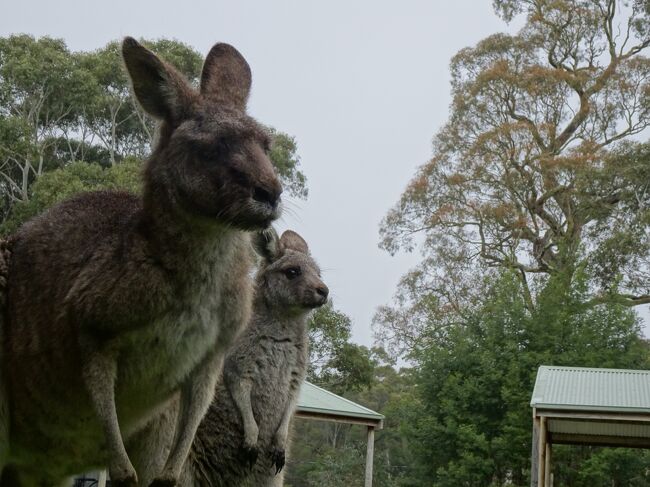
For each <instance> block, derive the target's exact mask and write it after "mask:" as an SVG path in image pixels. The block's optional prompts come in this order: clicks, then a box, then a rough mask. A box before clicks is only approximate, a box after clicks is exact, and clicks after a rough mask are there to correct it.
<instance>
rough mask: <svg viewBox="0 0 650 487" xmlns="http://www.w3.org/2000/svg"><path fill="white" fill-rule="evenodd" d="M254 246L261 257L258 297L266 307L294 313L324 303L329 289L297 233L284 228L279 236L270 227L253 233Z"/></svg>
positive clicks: (257, 279)
mask: <svg viewBox="0 0 650 487" xmlns="http://www.w3.org/2000/svg"><path fill="white" fill-rule="evenodd" d="M254 246H255V249H256V251H257V252H258V253H259V254H260V255H261V256H262V260H263V262H262V266H261V267H260V270H259V272H258V273H257V278H256V281H257V292H258V297H260V296H261V297H263V299H264V301H265V302H266V303H267V306H269V307H272V308H273V309H274V310H275V311H278V312H281V313H286V314H297V313H305V312H307V311H309V310H311V309H314V308H318V307H320V306H322V305H323V304H325V303H326V302H327V295H328V294H329V289H327V286H326V285H325V284H324V283H323V281H322V280H321V276H320V268H319V267H318V264H316V262H315V261H314V259H313V258H312V257H311V255H309V248H308V247H307V243H306V242H305V241H304V240H303V239H302V237H301V236H300V235H298V234H297V233H296V232H293V231H291V230H287V231H286V232H284V233H283V234H282V237H280V238H278V235H277V233H275V230H273V228H270V229H269V230H265V231H262V232H258V233H256V234H255V236H254Z"/></svg>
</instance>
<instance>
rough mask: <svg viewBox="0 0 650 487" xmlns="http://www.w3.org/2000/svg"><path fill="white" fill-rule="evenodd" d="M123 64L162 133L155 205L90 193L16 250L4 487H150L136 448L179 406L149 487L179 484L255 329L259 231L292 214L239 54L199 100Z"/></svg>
mask: <svg viewBox="0 0 650 487" xmlns="http://www.w3.org/2000/svg"><path fill="white" fill-rule="evenodd" d="M122 52H123V56H124V62H125V65H126V68H127V70H128V73H129V76H130V78H131V81H132V85H133V92H134V94H135V96H136V98H137V99H138V101H139V102H140V104H141V105H142V107H143V108H144V110H145V111H147V112H148V113H149V114H151V115H152V116H153V117H155V118H156V119H158V120H159V121H160V126H159V136H158V140H157V142H156V144H155V146H154V147H153V152H152V155H151V157H150V158H149V160H148V161H147V163H146V168H145V171H144V191H143V196H142V198H139V197H136V196H134V195H131V194H128V193H124V192H117V191H114V192H108V191H102V192H94V193H86V194H83V195H81V196H78V197H76V198H73V199H70V200H68V201H65V202H64V203H62V204H59V205H58V206H56V207H53V208H52V209H50V210H49V211H47V212H45V213H44V214H42V215H41V216H39V217H37V218H35V219H33V220H31V221H30V222H28V223H26V224H25V225H23V226H22V227H21V228H20V229H19V230H18V231H17V232H16V234H14V235H13V236H12V237H10V239H9V241H8V242H7V250H8V252H7V255H10V258H9V262H8V271H7V274H8V275H7V283H6V286H7V289H6V300H7V302H6V307H5V314H4V319H3V320H4V322H3V333H2V336H3V339H2V351H1V353H0V359H1V360H2V364H1V366H2V368H1V369H0V371H1V372H2V382H3V383H2V384H0V391H1V390H2V387H5V388H6V398H5V399H6V401H5V404H6V405H8V411H9V413H8V418H9V419H8V430H9V433H8V434H9V441H8V445H9V447H8V450H7V451H4V453H3V450H2V448H0V455H4V458H1V457H0V469H3V472H2V476H1V477H0V485H1V486H2V487H8V486H18V485H20V486H51V485H55V484H58V483H60V482H61V481H62V479H64V478H65V477H67V476H69V475H72V474H75V473H80V472H84V471H88V470H91V469H93V468H97V467H103V466H108V469H109V473H110V476H111V480H112V485H113V486H118V487H122V486H134V485H137V474H136V471H135V470H134V468H133V466H132V464H131V461H130V460H129V457H128V455H127V452H126V449H125V447H124V439H126V438H128V437H129V436H130V435H132V434H133V433H135V432H136V431H138V430H139V429H140V428H142V427H144V426H145V425H146V424H147V422H148V421H149V420H150V418H152V417H154V416H156V415H157V414H158V412H159V411H160V410H162V409H163V408H165V407H166V406H167V404H168V403H169V402H170V401H176V400H178V401H179V403H180V407H179V410H178V414H177V417H176V418H175V421H176V424H177V428H176V434H175V437H174V439H173V444H172V446H171V449H170V452H169V455H168V457H167V459H166V462H165V464H164V467H163V468H162V471H161V472H159V473H158V475H156V478H155V479H154V480H153V482H152V485H157V486H172V485H175V484H176V481H177V479H178V476H179V474H180V472H181V468H182V466H183V463H184V461H185V459H186V457H187V454H188V451H189V449H190V446H191V444H192V441H193V439H194V435H195V432H196V429H197V427H198V425H199V423H200V421H201V419H202V417H203V415H204V414H205V412H206V410H207V408H208V406H209V404H210V402H211V400H212V397H213V391H214V390H215V382H216V379H217V377H218V376H219V374H220V371H221V368H222V365H223V360H224V356H225V353H226V351H227V350H228V349H229V347H230V346H231V344H232V343H233V340H234V339H235V337H236V336H237V335H238V333H239V332H240V331H241V330H242V328H243V327H244V326H245V324H246V323H247V322H248V320H249V317H250V312H251V299H252V284H251V279H250V276H249V272H250V269H251V265H252V263H253V260H252V259H253V257H252V255H251V254H252V252H251V250H250V249H251V243H250V236H249V231H251V230H258V229H262V228H265V227H267V226H268V225H269V224H270V223H271V221H273V220H274V219H275V218H277V217H278V215H279V201H280V193H281V191H282V189H281V186H280V183H279V181H278V179H277V177H276V174H275V172H274V169H273V167H272V165H271V162H270V160H269V158H268V155H267V152H268V149H269V142H270V141H269V138H268V135H267V133H266V131H265V130H264V129H263V127H262V126H261V125H259V124H258V123H257V122H255V121H254V120H253V119H252V118H251V117H249V116H248V115H247V114H246V103H247V99H248V95H249V91H250V87H251V72H250V68H249V66H248V64H247V62H246V61H245V59H244V58H243V57H242V55H241V54H240V53H239V52H238V51H237V50H236V49H234V48H233V47H232V46H230V45H227V44H216V45H215V46H214V47H213V48H212V49H211V50H210V53H209V54H208V56H207V58H206V60H205V64H204V66H203V71H202V74H201V80H200V86H199V88H198V89H194V88H193V87H191V86H190V85H189V83H188V82H187V81H186V80H185V79H184V78H183V77H182V76H181V75H180V74H179V73H178V72H177V71H176V70H175V69H174V68H172V67H171V66H170V65H168V64H166V63H165V62H163V61H162V60H160V59H159V58H158V57H157V56H156V55H155V54H154V53H152V52H151V51H149V50H148V49H146V48H144V47H143V46H142V45H140V44H139V43H138V42H137V41H136V40H135V39H133V38H130V37H127V38H126V39H125V40H124V42H123V44H122ZM0 402H2V401H0ZM2 406H3V404H0V416H2V409H3V407H2ZM1 419H2V418H1V417H0V420H1ZM5 419H6V418H5ZM4 429H6V428H4ZM2 431H3V427H2V425H0V432H2ZM0 441H1V439H0ZM3 467H4V468H3Z"/></svg>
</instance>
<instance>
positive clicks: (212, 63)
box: [201, 43, 252, 110]
mask: <svg viewBox="0 0 650 487" xmlns="http://www.w3.org/2000/svg"><path fill="white" fill-rule="evenodd" d="M251 79H252V78H251V68H250V67H249V66H248V63H247V62H246V60H245V59H244V56H242V55H241V54H240V53H239V51H238V50H237V49H235V48H234V47H232V46H231V45H230V44H223V43H219V44H215V45H214V46H213V47H212V49H210V52H209V53H208V56H207V57H206V58H205V63H204V64H203V72H202V73H201V95H203V96H204V97H205V98H209V99H210V100H212V101H214V102H216V103H219V104H222V105H227V106H234V107H235V108H238V109H240V110H245V109H246V102H247V101H248V95H249V94H250V91H251Z"/></svg>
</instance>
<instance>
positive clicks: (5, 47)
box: [0, 35, 93, 202]
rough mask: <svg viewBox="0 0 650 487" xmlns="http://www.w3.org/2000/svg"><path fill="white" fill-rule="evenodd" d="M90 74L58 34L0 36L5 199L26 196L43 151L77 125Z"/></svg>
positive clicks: (0, 171)
mask: <svg viewBox="0 0 650 487" xmlns="http://www.w3.org/2000/svg"><path fill="white" fill-rule="evenodd" d="M92 86H93V80H92V77H91V76H90V74H89V73H88V72H86V71H84V70H83V69H81V68H80V66H79V62H78V59H77V58H76V57H75V56H73V55H72V54H71V53H70V52H69V51H68V49H67V47H66V45H65V43H64V42H63V41H62V40H60V39H52V38H49V37H43V38H41V39H34V38H33V37H32V36H29V35H14V36H10V37H7V38H0V158H1V159H0V177H1V178H2V183H3V186H2V187H3V189H4V196H5V197H6V198H8V200H9V201H11V202H15V201H27V200H28V199H29V191H28V189H29V185H30V184H31V182H32V181H33V180H34V179H35V178H36V177H38V176H40V175H41V174H43V172H44V171H45V170H47V167H46V165H47V163H48V161H47V160H46V154H47V152H48V150H52V148H53V146H56V145H57V144H59V143H60V142H61V140H62V139H65V138H66V136H68V135H69V134H71V133H73V132H75V131H76V129H77V128H78V126H79V117H80V113H81V110H80V109H81V106H82V105H83V103H84V101H85V100H87V99H88V98H89V97H90V96H91V93H92Z"/></svg>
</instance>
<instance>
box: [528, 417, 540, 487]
mask: <svg viewBox="0 0 650 487" xmlns="http://www.w3.org/2000/svg"><path fill="white" fill-rule="evenodd" d="M538 448H539V418H537V417H536V415H535V411H534V410H533V446H532V451H531V453H530V487H538V486H537V472H538V471H539V464H538V461H539V454H538V452H537V449H538Z"/></svg>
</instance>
